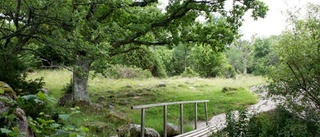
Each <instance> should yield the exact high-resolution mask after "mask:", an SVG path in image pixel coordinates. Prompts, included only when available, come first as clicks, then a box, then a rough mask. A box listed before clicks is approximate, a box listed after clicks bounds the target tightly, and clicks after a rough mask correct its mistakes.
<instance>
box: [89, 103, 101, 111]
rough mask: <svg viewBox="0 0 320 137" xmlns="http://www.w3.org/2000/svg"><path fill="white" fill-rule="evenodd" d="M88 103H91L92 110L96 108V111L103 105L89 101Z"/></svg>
mask: <svg viewBox="0 0 320 137" xmlns="http://www.w3.org/2000/svg"><path fill="white" fill-rule="evenodd" d="M90 105H91V107H92V108H93V109H94V110H97V111H101V110H103V106H102V105H101V104H98V103H91V104H90Z"/></svg>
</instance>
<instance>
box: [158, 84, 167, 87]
mask: <svg viewBox="0 0 320 137" xmlns="http://www.w3.org/2000/svg"><path fill="white" fill-rule="evenodd" d="M166 86H167V85H166V83H160V84H158V85H157V87H158V88H161V87H166Z"/></svg>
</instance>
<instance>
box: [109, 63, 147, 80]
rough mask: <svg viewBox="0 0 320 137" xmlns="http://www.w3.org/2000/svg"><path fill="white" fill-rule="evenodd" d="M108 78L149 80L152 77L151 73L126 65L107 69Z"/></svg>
mask: <svg viewBox="0 0 320 137" xmlns="http://www.w3.org/2000/svg"><path fill="white" fill-rule="evenodd" d="M106 76H107V77H109V78H117V79H118V78H149V77H152V75H151V73H150V71H148V70H143V69H141V68H137V67H128V66H124V65H113V66H111V67H110V68H109V69H107V72H106Z"/></svg>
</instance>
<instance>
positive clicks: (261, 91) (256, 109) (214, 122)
mask: <svg viewBox="0 0 320 137" xmlns="http://www.w3.org/2000/svg"><path fill="white" fill-rule="evenodd" d="M250 91H252V92H254V93H256V94H258V95H259V96H260V99H259V102H258V103H257V104H254V105H251V106H249V107H248V111H249V113H252V114H253V113H261V112H266V111H270V110H272V109H275V108H276V105H277V103H279V102H275V101H274V100H273V97H271V98H268V97H267V91H266V89H265V88H263V86H257V87H252V88H250ZM233 113H235V114H237V113H238V112H237V111H234V112H233ZM209 125H211V126H212V127H213V131H214V132H217V131H220V130H222V129H224V128H225V127H226V114H225V113H222V114H219V115H215V116H213V117H212V118H211V119H210V120H209ZM205 126H206V123H205V122H203V121H202V122H198V127H200V128H201V127H205Z"/></svg>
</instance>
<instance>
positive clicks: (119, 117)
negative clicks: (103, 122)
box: [107, 110, 129, 123]
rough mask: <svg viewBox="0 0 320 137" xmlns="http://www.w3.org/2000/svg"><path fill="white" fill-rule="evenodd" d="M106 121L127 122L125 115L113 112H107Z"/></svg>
mask: <svg viewBox="0 0 320 137" xmlns="http://www.w3.org/2000/svg"><path fill="white" fill-rule="evenodd" d="M107 119H108V120H109V121H110V122H113V123H122V122H125V123H128V122H129V120H128V119H127V118H126V115H125V114H123V113H121V112H117V111H113V110H111V111H109V113H108V114H107Z"/></svg>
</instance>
